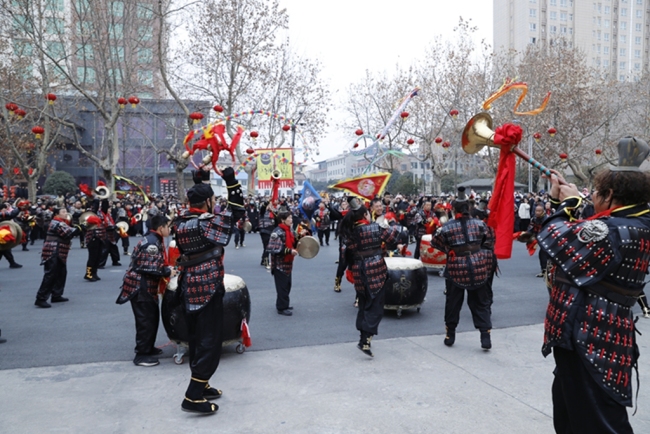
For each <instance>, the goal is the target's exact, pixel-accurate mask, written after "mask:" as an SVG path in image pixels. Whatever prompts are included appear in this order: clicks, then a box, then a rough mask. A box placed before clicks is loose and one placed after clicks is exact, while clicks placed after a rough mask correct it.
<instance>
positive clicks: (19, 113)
mask: <svg viewBox="0 0 650 434" xmlns="http://www.w3.org/2000/svg"><path fill="white" fill-rule="evenodd" d="M14 114H15V115H16V116H18V119H22V118H24V117H25V115H26V114H27V112H26V111H25V110H23V109H20V108H18V109H16V110H14Z"/></svg>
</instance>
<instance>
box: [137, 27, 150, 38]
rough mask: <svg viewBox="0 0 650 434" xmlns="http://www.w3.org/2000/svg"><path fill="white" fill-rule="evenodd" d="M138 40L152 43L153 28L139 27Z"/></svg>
mask: <svg viewBox="0 0 650 434" xmlns="http://www.w3.org/2000/svg"><path fill="white" fill-rule="evenodd" d="M138 38H140V40H142V41H151V39H153V30H152V29H151V27H145V26H141V27H138Z"/></svg>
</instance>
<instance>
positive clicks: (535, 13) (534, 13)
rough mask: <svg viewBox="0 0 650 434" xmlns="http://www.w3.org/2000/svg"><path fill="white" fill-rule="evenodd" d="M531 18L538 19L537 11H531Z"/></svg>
mask: <svg viewBox="0 0 650 434" xmlns="http://www.w3.org/2000/svg"><path fill="white" fill-rule="evenodd" d="M530 16H531V18H536V17H537V9H531V10H530Z"/></svg>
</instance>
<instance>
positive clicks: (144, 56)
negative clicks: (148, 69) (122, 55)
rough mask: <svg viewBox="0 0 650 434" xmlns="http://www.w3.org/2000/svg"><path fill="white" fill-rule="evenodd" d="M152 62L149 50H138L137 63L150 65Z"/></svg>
mask: <svg viewBox="0 0 650 434" xmlns="http://www.w3.org/2000/svg"><path fill="white" fill-rule="evenodd" d="M152 60H153V51H152V50H151V48H140V51H138V63H142V64H146V63H151V61H152Z"/></svg>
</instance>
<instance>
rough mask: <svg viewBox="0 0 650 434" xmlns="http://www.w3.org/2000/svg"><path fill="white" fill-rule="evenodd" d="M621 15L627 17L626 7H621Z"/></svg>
mask: <svg viewBox="0 0 650 434" xmlns="http://www.w3.org/2000/svg"><path fill="white" fill-rule="evenodd" d="M621 16H622V17H627V8H621Z"/></svg>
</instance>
